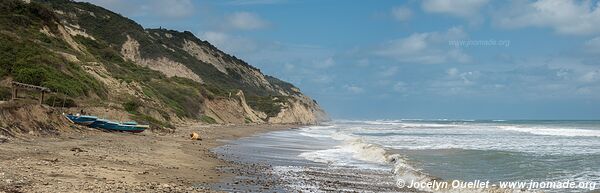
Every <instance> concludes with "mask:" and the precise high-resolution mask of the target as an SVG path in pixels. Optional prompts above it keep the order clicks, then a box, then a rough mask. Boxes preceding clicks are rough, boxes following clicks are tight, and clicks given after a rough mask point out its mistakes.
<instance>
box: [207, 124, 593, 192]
mask: <svg viewBox="0 0 600 193" xmlns="http://www.w3.org/2000/svg"><path fill="white" fill-rule="evenodd" d="M227 148H228V149H229V150H230V151H228V153H229V154H232V155H235V157H238V158H240V159H242V160H243V161H247V162H257V163H269V164H271V165H273V172H274V173H276V174H277V175H279V177H280V178H282V179H283V180H284V181H285V183H284V186H285V188H287V189H288V190H310V191H317V192H318V191H336V190H339V191H359V192H365V191H374V192H382V191H383V192H394V191H398V190H406V189H398V187H399V186H402V188H406V187H413V186H411V185H426V184H427V183H430V184H435V183H438V184H442V185H443V183H446V186H448V187H444V188H441V189H440V188H436V187H434V186H424V187H423V186H417V187H416V188H413V189H410V190H414V191H431V192H444V191H445V192H448V191H450V192H452V191H454V192H465V191H466V190H469V191H475V192H486V191H489V190H490V189H493V188H498V186H501V185H505V186H508V185H509V184H508V183H513V185H514V184H516V183H521V185H522V187H521V186H519V187H512V188H508V187H506V188H505V187H504V186H503V190H504V189H510V191H521V190H524V191H529V192H536V191H543V192H591V191H593V190H594V189H595V190H596V191H597V189H600V121H506V120H378V121H348V120H345V121H344V120H343V121H333V122H330V123H326V124H324V125H320V126H307V127H301V128H298V129H292V130H285V131H276V132H271V133H266V134H262V135H258V136H254V137H249V138H244V139H241V140H237V141H234V142H232V143H231V144H229V145H228V146H227ZM217 151H219V150H218V149H217ZM332 181H335V182H336V183H338V184H341V185H338V186H333V187H332V186H325V184H326V183H324V182H332ZM399 182H401V183H399ZM486 182H487V183H488V186H489V185H494V186H496V187H492V188H490V187H488V186H476V187H466V185H467V184H469V183H470V184H476V183H478V184H482V185H483V184H485V183H486ZM454 184H456V187H453V185H454ZM569 184H575V185H574V186H566V187H563V185H569ZM557 185H558V186H557Z"/></svg>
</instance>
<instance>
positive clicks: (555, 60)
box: [87, 0, 600, 120]
mask: <svg viewBox="0 0 600 193" xmlns="http://www.w3.org/2000/svg"><path fill="white" fill-rule="evenodd" d="M87 1H88V2H91V3H94V4H97V5H100V6H103V7H105V8H107V9H110V10H112V11H115V12H117V13H120V14H122V15H124V16H126V17H129V18H131V19H133V20H135V21H136V22H138V23H140V24H142V25H143V26H144V27H146V28H158V27H163V28H168V29H174V30H179V31H191V32H192V33H194V34H195V35H196V36H197V37H199V38H200V39H202V40H207V41H209V42H210V43H212V44H213V45H215V46H217V47H218V48H219V49H221V50H223V51H225V52H227V53H230V54H232V55H235V56H236V57H238V58H241V59H243V60H245V61H247V62H248V63H250V64H251V65H253V66H256V67H258V68H260V69H261V70H262V72H263V73H265V74H268V75H273V76H276V77H278V78H280V79H282V80H285V81H288V82H291V83H293V84H294V85H296V86H297V87H299V88H300V89H301V90H302V91H303V92H304V93H305V94H307V95H309V96H311V97H313V98H314V99H316V100H317V101H318V102H319V104H320V105H321V106H322V107H323V108H324V109H325V110H326V111H327V112H328V113H329V114H330V116H331V117H332V118H334V119H570V120H572V119H600V60H599V59H600V57H599V56H600V9H599V8H598V7H599V6H600V4H599V2H598V1H596V0H594V1H591V0H589V1H588V0H585V1H570V0H538V1H521V0H514V1H490V0H422V1H417V0H407V1H392V0H378V1H368V2H366V1H358V0H343V1H342V0H302V1H300V0H245V1H243V0H213V1H207V0H198V1H193V0H87Z"/></svg>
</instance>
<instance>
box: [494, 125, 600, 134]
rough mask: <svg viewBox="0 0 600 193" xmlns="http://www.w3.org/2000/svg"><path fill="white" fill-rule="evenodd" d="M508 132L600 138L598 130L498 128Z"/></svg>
mask: <svg viewBox="0 0 600 193" xmlns="http://www.w3.org/2000/svg"><path fill="white" fill-rule="evenodd" d="M498 127H499V128H501V129H504V130H508V131H517V132H525V133H531V134H535V135H551V136H566V137H600V130H587V129H574V128H573V129H571V128H569V129H563V128H544V127H519V126H498Z"/></svg>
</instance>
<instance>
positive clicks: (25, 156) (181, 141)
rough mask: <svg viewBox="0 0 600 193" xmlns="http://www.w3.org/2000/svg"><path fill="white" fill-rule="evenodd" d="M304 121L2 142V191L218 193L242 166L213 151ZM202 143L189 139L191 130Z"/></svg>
mask: <svg viewBox="0 0 600 193" xmlns="http://www.w3.org/2000/svg"><path fill="white" fill-rule="evenodd" d="M300 126H302V125H292V124H290V125H270V124H261V125H195V126H186V127H180V128H178V129H177V130H175V132H173V133H164V134H159V133H153V132H149V131H147V132H144V133H140V134H130V133H115V132H103V131H100V130H95V129H83V131H81V132H67V133H61V134H60V135H58V136H42V137H32V138H27V139H13V140H11V141H9V142H5V143H0V192H72V191H77V192H106V191H110V192H115V191H117V192H140V191H143V192H147V191H150V192H156V191H159V192H160V191H169V192H198V191H199V192H207V191H208V192H211V191H213V192H217V191H219V190H212V189H211V187H213V186H212V185H213V184H216V183H219V182H222V181H223V180H224V179H226V178H229V177H232V176H234V175H235V174H233V173H231V172H227V171H224V170H221V169H219V168H223V167H233V168H235V167H241V166H239V165H237V166H236V163H233V162H229V161H226V160H222V159H219V158H218V155H216V154H215V153H213V152H211V149H213V148H215V147H218V146H221V145H224V144H226V143H227V142H228V141H230V140H235V139H239V138H243V137H249V136H253V135H256V134H260V133H265V132H270V131H277V130H285V129H291V128H297V127H300ZM194 131H195V132H197V133H198V134H200V137H201V139H202V140H195V141H194V140H191V139H190V136H189V135H190V134H191V133H192V132H194Z"/></svg>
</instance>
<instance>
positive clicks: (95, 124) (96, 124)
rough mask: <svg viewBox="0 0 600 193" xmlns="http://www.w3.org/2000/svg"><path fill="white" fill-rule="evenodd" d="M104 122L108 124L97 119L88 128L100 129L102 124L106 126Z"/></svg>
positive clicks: (104, 120)
mask: <svg viewBox="0 0 600 193" xmlns="http://www.w3.org/2000/svg"><path fill="white" fill-rule="evenodd" d="M106 122H108V120H106V119H97V120H96V121H94V123H92V124H91V125H89V127H92V128H102V126H104V124H106Z"/></svg>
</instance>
